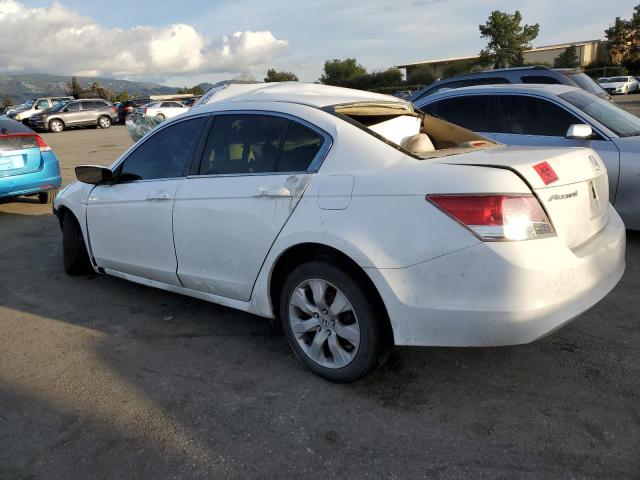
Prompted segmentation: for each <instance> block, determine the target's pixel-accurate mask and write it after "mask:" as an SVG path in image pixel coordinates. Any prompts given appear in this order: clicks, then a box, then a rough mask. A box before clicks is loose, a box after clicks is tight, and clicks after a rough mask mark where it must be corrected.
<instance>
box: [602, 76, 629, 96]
mask: <svg viewBox="0 0 640 480" xmlns="http://www.w3.org/2000/svg"><path fill="white" fill-rule="evenodd" d="M600 86H601V87H602V88H603V89H604V90H605V91H606V92H607V93H609V94H611V95H615V94H616V93H620V94H623V95H627V94H629V93H635V92H637V91H638V80H637V79H636V77H631V76H623V77H611V78H610V79H608V80H607V81H606V82H604V83H601V84H600Z"/></svg>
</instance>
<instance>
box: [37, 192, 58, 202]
mask: <svg viewBox="0 0 640 480" xmlns="http://www.w3.org/2000/svg"><path fill="white" fill-rule="evenodd" d="M56 195H58V190H57V189H56V190H48V191H46V192H40V193H38V201H39V202H40V203H53V201H54V200H55V199H56Z"/></svg>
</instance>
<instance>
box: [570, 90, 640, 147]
mask: <svg viewBox="0 0 640 480" xmlns="http://www.w3.org/2000/svg"><path fill="white" fill-rule="evenodd" d="M559 97H560V98H562V99H563V100H565V101H567V102H569V103H570V104H571V105H573V106H574V107H576V108H578V109H579V110H582V111H583V112H585V113H586V114H587V115H590V116H591V117H593V118H594V119H596V120H597V121H598V122H600V123H601V124H602V125H604V126H605V127H607V128H608V129H609V130H611V131H612V132H614V133H615V134H616V135H618V136H620V137H634V136H636V135H640V118H638V117H636V116H635V115H632V114H631V113H629V112H627V111H626V110H623V109H621V108H620V107H618V106H616V105H614V104H613V103H610V102H607V101H606V100H603V99H602V98H600V97H596V96H594V95H590V94H588V93H585V92H583V91H581V90H572V91H571V92H567V93H562V94H560V95H559Z"/></svg>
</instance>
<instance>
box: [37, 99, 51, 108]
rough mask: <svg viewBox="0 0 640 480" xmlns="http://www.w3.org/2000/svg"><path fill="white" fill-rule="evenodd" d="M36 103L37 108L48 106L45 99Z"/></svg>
mask: <svg viewBox="0 0 640 480" xmlns="http://www.w3.org/2000/svg"><path fill="white" fill-rule="evenodd" d="M36 105H37V109H38V110H44V109H45V108H49V102H48V101H47V100H38V103H37V104H36Z"/></svg>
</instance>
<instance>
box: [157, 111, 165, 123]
mask: <svg viewBox="0 0 640 480" xmlns="http://www.w3.org/2000/svg"><path fill="white" fill-rule="evenodd" d="M156 118H157V119H158V120H160V121H162V120H164V115H163V114H161V113H159V114H157V115H156Z"/></svg>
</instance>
